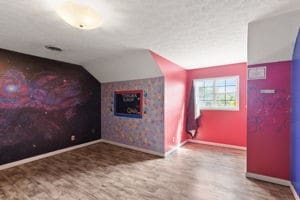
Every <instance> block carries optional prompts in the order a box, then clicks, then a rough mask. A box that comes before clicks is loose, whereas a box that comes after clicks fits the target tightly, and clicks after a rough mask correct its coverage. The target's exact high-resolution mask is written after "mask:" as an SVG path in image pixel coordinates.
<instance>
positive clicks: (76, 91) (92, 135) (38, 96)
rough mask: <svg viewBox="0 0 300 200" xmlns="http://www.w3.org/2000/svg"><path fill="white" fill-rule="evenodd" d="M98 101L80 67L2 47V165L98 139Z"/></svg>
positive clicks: (91, 81) (94, 82) (95, 87)
mask: <svg viewBox="0 0 300 200" xmlns="http://www.w3.org/2000/svg"><path fill="white" fill-rule="evenodd" d="M99 99H100V83H99V82H98V81H97V80H96V79H94V78H93V77H92V76H91V75H90V74H89V73H88V72H87V71H86V70H84V69H83V68H82V67H81V66H77V65H71V64H67V63H62V62H57V61H52V60H48V59H42V58H38V57H34V56H29V55H24V54H19V53H15V52H10V51H6V50H0V152H1V153H0V164H4V163H8V162H12V161H16V160H20V159H23V158H27V157H31V156H34V155H38V154H42V153H47V152H50V151H53V150H58V149H61V148H65V147H68V146H72V145H75V144H79V143H83V142H87V141H91V140H94V139H98V138H100V125H99V124H100V123H99V121H100V114H99V112H100V100H99ZM96 110H99V112H96Z"/></svg>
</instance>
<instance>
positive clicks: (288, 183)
mask: <svg viewBox="0 0 300 200" xmlns="http://www.w3.org/2000/svg"><path fill="white" fill-rule="evenodd" d="M246 177H247V178H254V179H257V180H261V181H266V182H270V183H275V184H278V185H283V186H288V187H290V186H291V181H288V180H285V179H281V178H275V177H271V176H264V175H260V174H255V173H251V172H246Z"/></svg>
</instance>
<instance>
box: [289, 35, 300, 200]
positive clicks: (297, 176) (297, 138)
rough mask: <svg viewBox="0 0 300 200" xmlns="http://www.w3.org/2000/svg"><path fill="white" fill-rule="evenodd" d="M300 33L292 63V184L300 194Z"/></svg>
mask: <svg viewBox="0 0 300 200" xmlns="http://www.w3.org/2000/svg"><path fill="white" fill-rule="evenodd" d="M299 87H300V32H299V33H298V37H297V40H296V44H295V50H294V55H293V62H292V135H291V145H292V148H291V150H292V155H291V160H292V163H291V165H292V172H291V173H292V183H293V185H294V187H295V189H296V191H297V192H298V195H299V194H300V90H299V89H300V88H299Z"/></svg>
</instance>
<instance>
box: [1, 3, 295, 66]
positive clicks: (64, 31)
mask: <svg viewBox="0 0 300 200" xmlns="http://www.w3.org/2000/svg"><path fill="white" fill-rule="evenodd" d="M62 1H64V0H0V48H6V49H11V50H15V51H19V52H24V53H29V54H33V55H38V56H43V57H48V58H52V59H56V60H63V61H67V62H71V63H76V64H81V65H84V66H91V68H93V70H94V69H95V67H96V66H97V67H98V68H101V59H104V60H105V63H108V62H109V60H110V59H111V60H112V61H113V60H115V59H118V56H119V55H122V52H128V51H131V50H132V51H135V50H136V49H151V50H152V51H154V52H157V53H158V54H160V55H162V56H164V57H166V58H168V59H169V60H172V61H173V62H175V63H177V64H179V65H181V66H183V67H185V68H198V67H207V66H214V65H221V64H229V63H236V62H245V61H246V58H247V24H248V22H250V21H252V20H255V19H258V18H260V17H263V16H266V15H269V14H270V13H278V12H284V11H286V10H292V9H296V8H299V3H300V1H299V0H81V1H82V2H85V3H89V4H91V5H92V6H93V7H94V8H95V9H97V10H99V12H100V13H102V15H103V17H104V22H103V25H102V26H101V27H100V28H98V29H96V30H90V31H86V30H79V29H75V28H73V27H71V26H69V25H68V24H66V23H64V22H63V21H62V20H61V19H60V18H59V17H58V16H57V15H56V13H55V11H54V7H55V6H56V5H57V3H58V2H62ZM75 1H80V0H75ZM47 44H52V45H57V46H59V47H61V48H62V49H64V51H63V52H61V53H55V52H50V51H48V50H46V49H44V47H43V46H44V45H47ZM87 68H88V69H89V67H87ZM100 71H101V70H100Z"/></svg>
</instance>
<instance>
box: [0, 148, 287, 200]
mask: <svg viewBox="0 0 300 200" xmlns="http://www.w3.org/2000/svg"><path fill="white" fill-rule="evenodd" d="M245 162H246V161H245V152H244V151H240V150H231V149H226V148H221V147H212V146H207V145H200V144H192V143H188V144H186V145H185V146H184V147H182V148H181V149H179V150H178V151H177V152H175V153H173V154H172V155H170V156H169V157H167V158H158V157H156V156H152V155H149V154H144V153H140V152H137V151H133V150H128V149H124V148H120V147H117V146H113V145H110V144H105V143H98V144H95V145H91V146H88V147H84V148H81V149H77V150H74V151H70V152H66V153H63V154H59V155H56V156H53V157H49V158H46V159H42V160H38V161H35V162H31V163H27V164H24V165H21V166H18V167H14V168H10V169H6V170H3V171H0V199H3V200H16V199H21V200H54V199H55V200H58V199H59V200H79V199H80V200H98V199H100V200H102V199H103V200H108V199H113V200H123V199H126V200H127V199H128V200H143V199H157V200H170V199H173V200H185V199H195V200H202V199H203V200H235V199H236V200H255V199H258V200H271V199H274V200H276V199H278V200H287V199H291V200H292V199H293V196H292V193H291V192H290V190H289V188H288V187H284V186H278V185H274V184H270V183H265V182H261V181H256V180H251V179H247V178H245V164H246V163H245Z"/></svg>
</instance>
